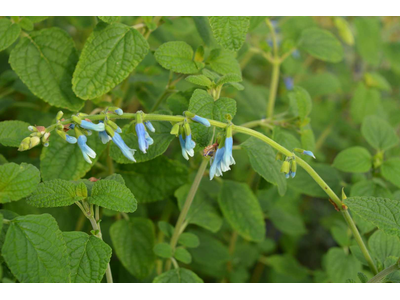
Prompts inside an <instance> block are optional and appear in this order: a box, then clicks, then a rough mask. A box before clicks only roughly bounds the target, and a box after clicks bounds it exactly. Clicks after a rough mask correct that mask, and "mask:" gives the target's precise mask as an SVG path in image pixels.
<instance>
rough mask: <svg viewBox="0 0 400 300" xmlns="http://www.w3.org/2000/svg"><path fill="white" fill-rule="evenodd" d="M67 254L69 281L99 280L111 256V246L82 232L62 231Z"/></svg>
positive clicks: (92, 281) (93, 281)
mask: <svg viewBox="0 0 400 300" xmlns="http://www.w3.org/2000/svg"><path fill="white" fill-rule="evenodd" d="M63 237H64V240H65V243H66V245H67V250H68V256H69V267H70V269H71V282H73V283H78V282H83V283H96V282H101V279H102V278H103V275H104V273H105V272H106V269H107V264H108V263H109V261H110V258H111V253H112V250H111V247H110V246H108V245H107V244H106V243H104V242H103V241H102V240H101V239H99V238H98V237H95V236H93V235H88V234H86V233H84V232H78V231H73V232H63Z"/></svg>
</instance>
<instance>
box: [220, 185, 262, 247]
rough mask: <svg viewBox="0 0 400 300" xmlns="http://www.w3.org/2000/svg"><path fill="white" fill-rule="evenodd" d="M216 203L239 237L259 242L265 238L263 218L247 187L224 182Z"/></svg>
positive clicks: (255, 200)
mask: <svg viewBox="0 0 400 300" xmlns="http://www.w3.org/2000/svg"><path fill="white" fill-rule="evenodd" d="M218 203H219V205H220V208H221V210H222V213H223V214H224V217H225V218H226V220H227V221H228V223H229V224H230V225H231V226H232V228H233V229H234V230H236V231H237V232H238V233H239V235H241V236H242V237H243V238H245V239H247V240H250V241H257V242H261V241H262V240H263V239H264V237H265V224H264V216H263V213H262V210H261V207H260V204H259V203H258V200H257V198H256V197H255V196H254V194H253V192H252V191H251V190H250V188H249V186H248V185H246V184H243V183H238V182H234V181H229V180H224V182H223V184H222V188H221V191H220V193H219V196H218Z"/></svg>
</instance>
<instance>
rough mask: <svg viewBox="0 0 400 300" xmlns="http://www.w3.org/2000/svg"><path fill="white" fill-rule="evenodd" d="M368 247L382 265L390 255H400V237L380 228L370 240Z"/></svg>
mask: <svg viewBox="0 0 400 300" xmlns="http://www.w3.org/2000/svg"><path fill="white" fill-rule="evenodd" d="M368 247H369V249H370V250H371V253H372V255H373V256H374V257H375V258H377V259H378V260H379V261H380V262H381V263H382V265H383V264H384V262H385V259H386V258H387V257H389V256H396V257H400V239H399V238H398V237H393V236H391V235H388V234H386V233H384V232H382V231H380V230H377V231H375V232H374V233H373V234H372V235H371V237H370V238H369V240H368Z"/></svg>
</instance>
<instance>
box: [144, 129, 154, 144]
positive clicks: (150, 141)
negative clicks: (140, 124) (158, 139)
mask: <svg viewBox="0 0 400 300" xmlns="http://www.w3.org/2000/svg"><path fill="white" fill-rule="evenodd" d="M144 137H145V138H146V141H147V143H148V144H149V146H150V145H153V143H154V141H153V139H152V138H151V136H150V135H149V134H148V133H147V131H145V135H144Z"/></svg>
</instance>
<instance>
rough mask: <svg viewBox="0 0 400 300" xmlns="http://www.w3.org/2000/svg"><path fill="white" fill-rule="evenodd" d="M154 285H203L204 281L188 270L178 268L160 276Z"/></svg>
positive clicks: (155, 279)
mask: <svg viewBox="0 0 400 300" xmlns="http://www.w3.org/2000/svg"><path fill="white" fill-rule="evenodd" d="M153 283H203V280H202V279H201V278H200V277H199V276H197V275H196V274H195V273H193V272H192V271H190V270H188V269H184V268H178V269H173V270H170V271H168V272H165V273H162V274H161V275H158V276H157V277H156V278H154V280H153Z"/></svg>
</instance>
